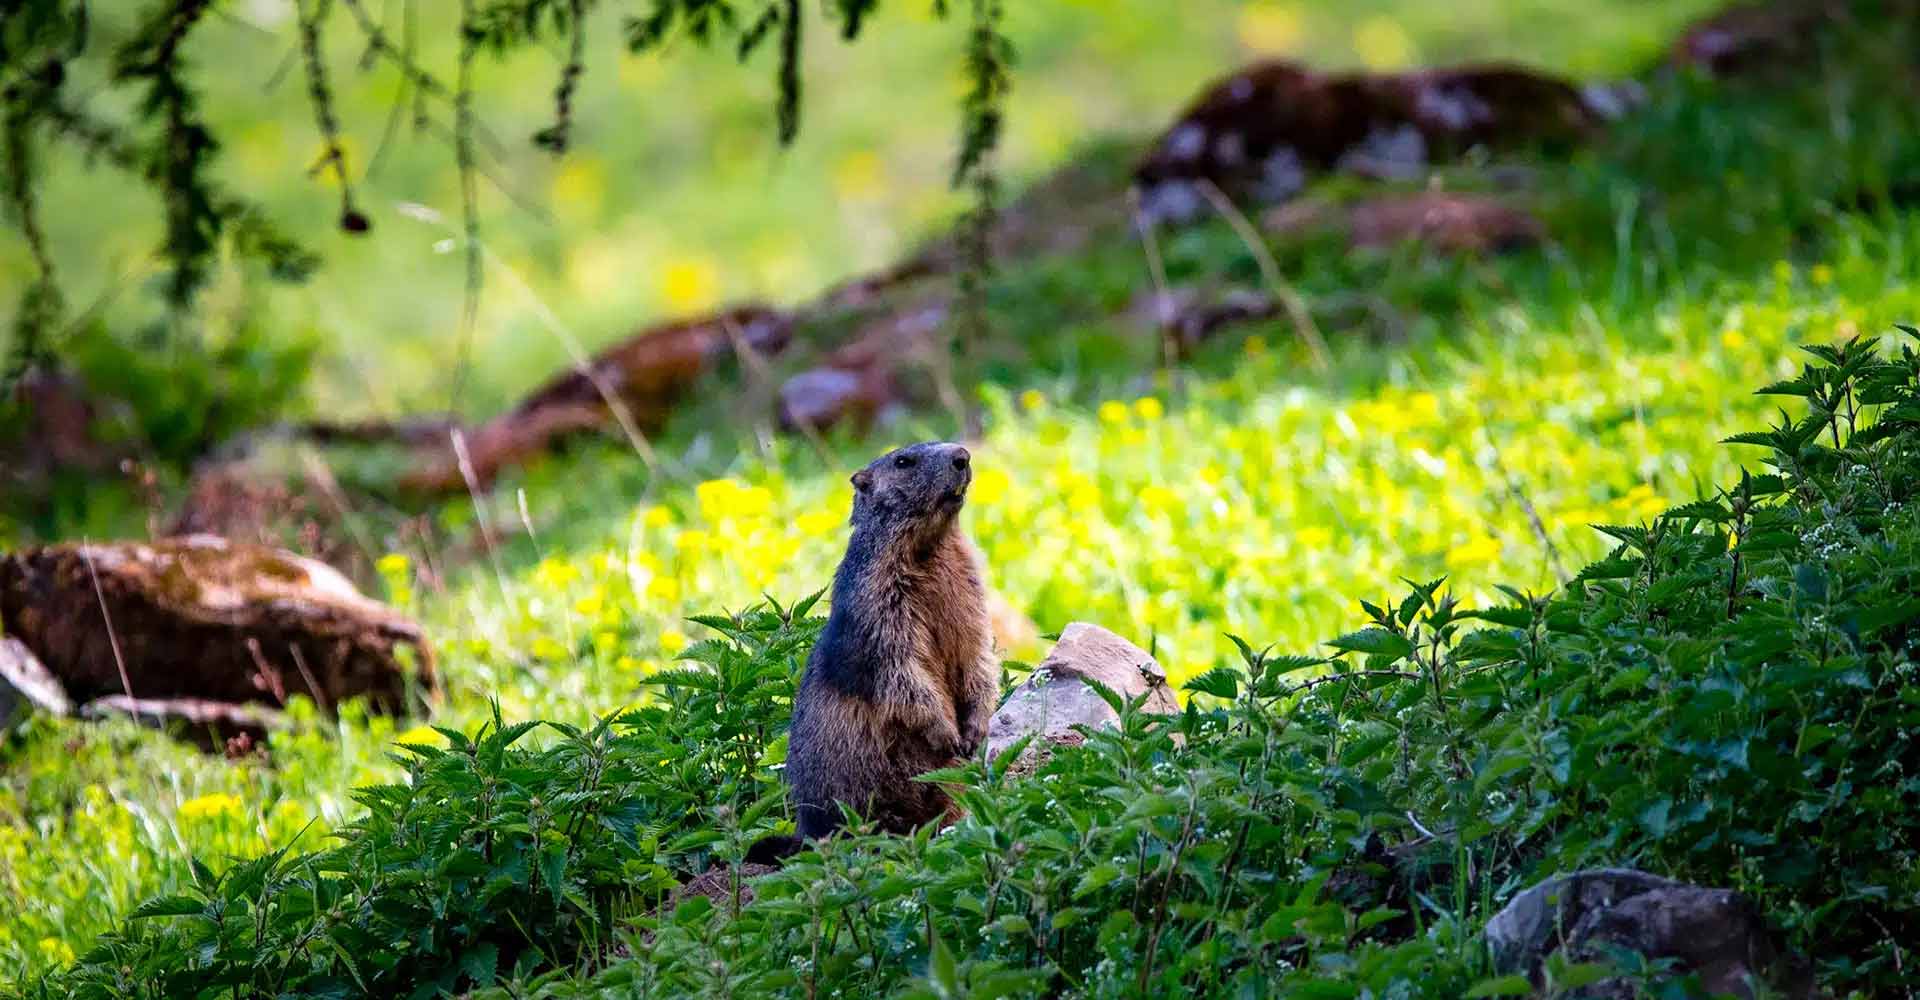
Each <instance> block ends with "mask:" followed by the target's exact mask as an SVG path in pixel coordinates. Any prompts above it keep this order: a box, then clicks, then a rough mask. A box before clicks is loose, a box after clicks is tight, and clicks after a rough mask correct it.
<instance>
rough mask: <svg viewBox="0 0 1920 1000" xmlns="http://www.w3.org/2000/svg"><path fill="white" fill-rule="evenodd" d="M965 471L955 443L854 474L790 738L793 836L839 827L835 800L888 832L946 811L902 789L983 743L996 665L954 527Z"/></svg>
mask: <svg viewBox="0 0 1920 1000" xmlns="http://www.w3.org/2000/svg"><path fill="white" fill-rule="evenodd" d="M971 462H972V459H971V456H970V455H968V453H967V450H966V449H965V448H963V447H961V446H960V445H957V444H949V443H945V442H927V443H924V444H916V445H911V446H909V447H906V448H901V449H899V450H898V451H893V452H889V453H887V454H886V455H883V456H881V457H880V458H878V459H876V460H875V461H874V462H873V464H871V465H869V466H867V467H866V468H865V469H862V470H860V471H859V472H856V473H854V475H853V486H854V498H853V519H852V523H853V537H852V539H851V540H850V541H849V542H848V544H847V554H846V557H845V558H844V559H842V560H841V563H840V569H839V571H838V572H836V573H835V574H834V578H833V606H832V609H831V611H829V613H828V616H827V625H826V628H825V629H824V630H823V631H822V632H821V633H820V641H819V644H818V645H816V646H815V647H814V649H813V654H812V656H811V657H809V659H808V660H807V669H806V674H805V675H804V676H803V677H802V678H801V680H800V690H799V693H798V694H797V695H796V696H795V698H794V705H793V727H792V730H791V732H790V734H789V736H788V740H787V768H786V775H787V784H788V786H789V789H790V790H791V792H792V795H793V804H794V812H795V815H796V818H797V825H798V827H799V831H798V832H799V834H800V836H802V837H820V836H825V835H827V834H830V833H832V832H833V831H834V830H835V829H837V828H838V827H839V826H840V825H841V822H842V817H841V809H840V807H841V805H842V804H845V805H847V806H850V807H852V808H853V810H854V811H855V812H857V813H859V814H860V815H861V816H863V817H865V818H867V819H870V820H873V821H875V822H876V823H877V824H878V825H879V827H880V828H881V829H883V830H887V831H889V832H895V833H904V832H907V831H910V830H912V829H914V828H916V827H918V826H920V825H922V824H924V823H926V822H928V821H929V820H933V819H937V818H939V817H941V816H943V815H948V814H949V813H950V812H951V811H952V808H953V803H952V801H951V800H950V799H949V797H948V796H947V794H946V792H945V791H944V790H942V789H941V788H939V787H938V786H935V785H930V784H926V783H923V782H917V781H914V780H913V779H914V778H915V777H916V776H918V775H921V774H924V773H926V772H927V771H931V770H934V769H936V768H941V767H946V766H949V765H951V764H953V763H955V762H956V761H957V760H959V759H961V758H965V757H967V756H970V755H971V754H972V753H973V752H974V750H975V749H977V748H978V747H979V745H980V743H981V741H982V740H984V739H985V738H986V732H987V720H988V718H989V717H990V716H991V715H992V714H993V710H994V707H995V705H996V702H997V701H998V699H999V695H1000V665H999V663H998V661H997V660H995V659H994V656H993V632H992V628H991V626H990V625H989V623H988V619H987V609H986V588H985V586H984V585H983V584H982V583H981V580H980V569H979V564H978V556H977V554H976V553H975V551H974V548H973V545H972V544H971V543H969V542H968V541H967V539H966V536H965V535H964V534H962V533H961V530H960V526H959V523H958V518H959V513H960V508H961V505H962V504H963V503H965V501H966V493H967V486H968V484H969V483H971V482H972V479H973V470H972V465H971Z"/></svg>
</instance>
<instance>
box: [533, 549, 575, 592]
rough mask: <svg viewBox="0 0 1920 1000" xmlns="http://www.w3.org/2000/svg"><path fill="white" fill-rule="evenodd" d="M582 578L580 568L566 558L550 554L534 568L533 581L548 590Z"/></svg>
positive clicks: (560, 587)
mask: <svg viewBox="0 0 1920 1000" xmlns="http://www.w3.org/2000/svg"><path fill="white" fill-rule="evenodd" d="M578 579H580V570H579V568H578V567H576V566H574V565H573V564H572V563H570V562H567V561H566V560H564V559H557V558H554V557H553V556H548V557H547V558H545V559H542V560H540V564H539V565H538V566H535V567H534V568H533V582H534V583H537V584H539V585H540V586H542V587H545V588H546V589H548V590H560V589H562V588H564V587H566V586H567V585H568V584H571V583H573V582H574V581H575V580H578Z"/></svg>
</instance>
